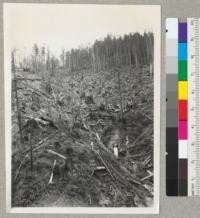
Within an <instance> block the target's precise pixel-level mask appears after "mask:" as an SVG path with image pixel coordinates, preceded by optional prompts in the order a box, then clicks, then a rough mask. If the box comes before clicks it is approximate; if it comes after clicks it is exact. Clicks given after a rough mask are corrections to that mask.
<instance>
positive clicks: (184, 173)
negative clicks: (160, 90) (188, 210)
mask: <svg viewBox="0 0 200 218" xmlns="http://www.w3.org/2000/svg"><path fill="white" fill-rule="evenodd" d="M187 47H188V46H187V23H183V22H179V23H178V159H179V160H178V195H179V196H187V193H188V191H187V186H188V160H187V157H188V119H187V114H188V111H187V108H188V81H187V57H188V55H187V50H188V49H187Z"/></svg>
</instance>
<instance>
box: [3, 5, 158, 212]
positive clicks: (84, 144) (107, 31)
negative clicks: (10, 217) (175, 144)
mask: <svg viewBox="0 0 200 218" xmlns="http://www.w3.org/2000/svg"><path fill="white" fill-rule="evenodd" d="M160 19H161V17H160V6H157V5H151V6H150V5H112V4H111V5H101V4H99V5H98V4H39V3H38V4H25V3H15V4H14V3H5V4H4V69H5V72H4V77H5V111H6V114H5V127H6V128H5V131H6V204H7V211H8V212H11V213H99V214H101V213H104V214H105V213H108V214H109V213H116V214H123V213H133V214H134V213H143V214H145V213H158V211H159V165H160V163H159V150H160V144H159V137H160V130H159V128H160V126H159V125H160V122H159V121H160V112H159V109H160Z"/></svg>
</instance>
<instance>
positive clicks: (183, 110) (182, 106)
mask: <svg viewBox="0 0 200 218" xmlns="http://www.w3.org/2000/svg"><path fill="white" fill-rule="evenodd" d="M187 103H188V102H187V100H179V101H178V119H179V120H187V118H188V113H187V108H188V106H187Z"/></svg>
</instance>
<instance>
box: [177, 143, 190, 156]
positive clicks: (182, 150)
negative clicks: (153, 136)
mask: <svg viewBox="0 0 200 218" xmlns="http://www.w3.org/2000/svg"><path fill="white" fill-rule="evenodd" d="M187 144H188V141H187V140H179V141H178V157H179V159H184V158H187V157H188V151H187Z"/></svg>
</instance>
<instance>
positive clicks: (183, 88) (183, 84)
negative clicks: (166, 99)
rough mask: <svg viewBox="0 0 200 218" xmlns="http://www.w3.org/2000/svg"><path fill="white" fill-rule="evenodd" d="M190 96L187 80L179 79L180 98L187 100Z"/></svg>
mask: <svg viewBox="0 0 200 218" xmlns="http://www.w3.org/2000/svg"><path fill="white" fill-rule="evenodd" d="M187 96H188V84H187V81H178V99H179V100H186V99H187Z"/></svg>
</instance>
